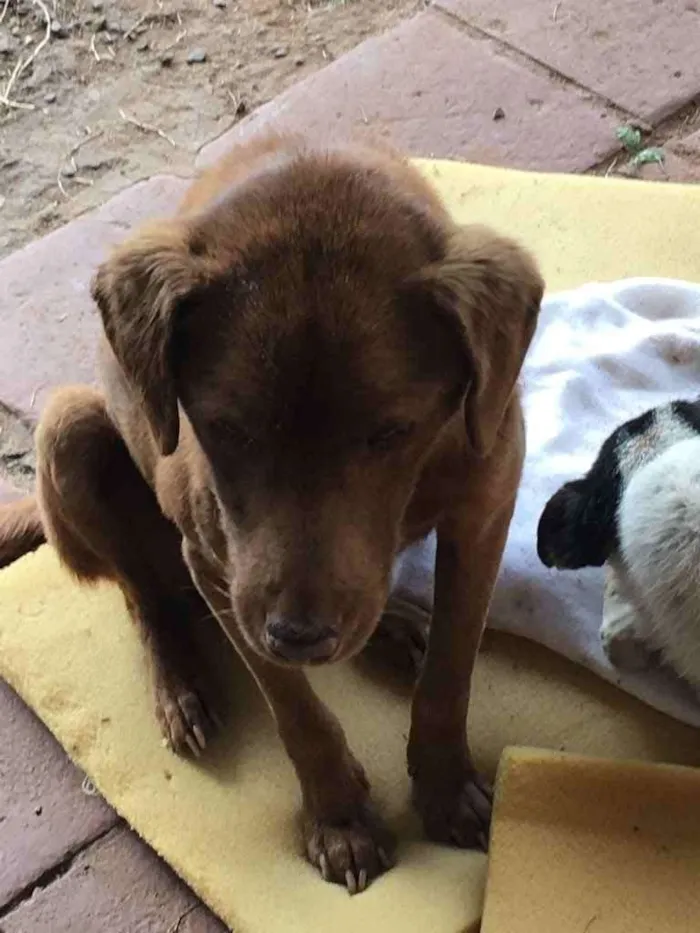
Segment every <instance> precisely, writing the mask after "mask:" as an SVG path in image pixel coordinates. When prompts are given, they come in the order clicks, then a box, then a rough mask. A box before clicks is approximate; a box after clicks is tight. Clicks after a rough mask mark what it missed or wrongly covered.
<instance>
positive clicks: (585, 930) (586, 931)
mask: <svg viewBox="0 0 700 933" xmlns="http://www.w3.org/2000/svg"><path fill="white" fill-rule="evenodd" d="M597 919H598V914H593V916H592V917H591V919H590V920H589V921H588V923H587V924H586V925H585V927H584V928H583V933H588V931H589V930H590V928H591V927H592V926H593V924H594V923H595V922H596V920H597Z"/></svg>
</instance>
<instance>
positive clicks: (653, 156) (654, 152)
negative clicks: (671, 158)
mask: <svg viewBox="0 0 700 933" xmlns="http://www.w3.org/2000/svg"><path fill="white" fill-rule="evenodd" d="M665 158H666V156H665V155H664V151H663V149H659V148H658V147H657V146H650V147H649V148H648V149H641V150H640V151H639V152H638V153H637V154H636V155H634V156H633V157H632V159H631V160H630V161H631V162H632V165H634V166H635V168H636V167H637V166H639V165H648V164H649V163H650V162H656V163H657V164H658V165H661V164H662V163H663V161H664V159H665Z"/></svg>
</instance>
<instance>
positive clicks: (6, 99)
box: [0, 0, 51, 110]
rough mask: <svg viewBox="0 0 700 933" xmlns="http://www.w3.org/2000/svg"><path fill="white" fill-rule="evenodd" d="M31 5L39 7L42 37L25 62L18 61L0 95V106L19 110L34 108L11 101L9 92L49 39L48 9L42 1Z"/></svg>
mask: <svg viewBox="0 0 700 933" xmlns="http://www.w3.org/2000/svg"><path fill="white" fill-rule="evenodd" d="M32 3H33V4H34V5H35V6H38V7H39V9H40V10H41V12H42V14H43V16H44V22H45V25H46V29H45V32H44V37H43V38H42V40H41V42H40V43H39V44H38V45H37V46H36V48H35V49H33V50H32V52H31V54H29V55H28V56H27V58H26V59H25V61H22V59H21V58H20V59H19V61H18V62H17V64H16V65H15V67H14V70H13V72H12V74H11V75H10V77H9V79H8V82H7V84H6V85H5V90H4V91H3V92H2V94H0V104H4V105H5V106H6V107H14V108H17V109H19V110H35V109H36V108H35V107H34V104H23V103H21V102H20V101H17V100H12V99H11V97H10V92H11V91H12V88H13V87H14V85H15V82H16V81H17V78H19V77H20V75H22V74H23V73H24V72H25V71H26V70H27V68H29V66H30V65H31V63H32V62H33V61H34V59H35V58H36V57H37V55H38V54H39V53H40V52H41V50H42V49H43V48H44V46H45V45H46V43H47V42H48V41H49V39H50V38H51V14H50V13H49V10H48V7H47V6H46V4H45V3H44V0H32ZM3 15H4V14H3Z"/></svg>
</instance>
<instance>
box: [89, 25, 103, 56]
mask: <svg viewBox="0 0 700 933" xmlns="http://www.w3.org/2000/svg"><path fill="white" fill-rule="evenodd" d="M96 39H97V33H96V32H93V34H92V39H90V51H91V52H92V54H93V55H94V56H95V61H96V62H98V63H99V62H101V61H102V56H101V55H100V53H99V52H98V51H97V49H96V48H95V40H96Z"/></svg>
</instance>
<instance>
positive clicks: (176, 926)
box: [168, 904, 200, 933]
mask: <svg viewBox="0 0 700 933" xmlns="http://www.w3.org/2000/svg"><path fill="white" fill-rule="evenodd" d="M199 906H200V905H199V904H193V905H192V906H191V907H188V908H187V910H186V911H185V912H184V914H180V916H179V917H178V918H177V920H176V921H175V923H173V924H172V925H171V926H169V927H168V933H180V927H181V926H182V924H183V923H184V922H185V920H187V918H188V917H189V916H191V915H192V914H193V913H194V912H195V910H199Z"/></svg>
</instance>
